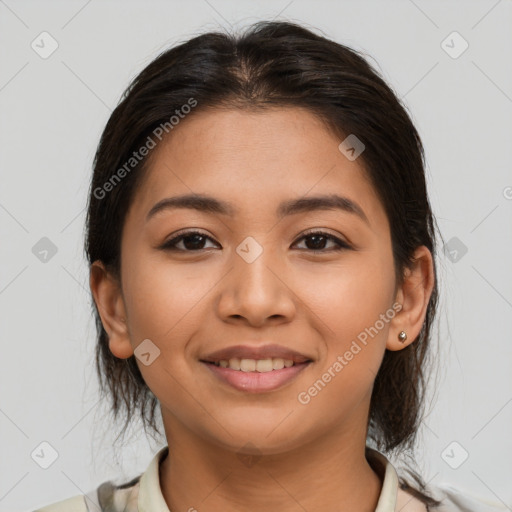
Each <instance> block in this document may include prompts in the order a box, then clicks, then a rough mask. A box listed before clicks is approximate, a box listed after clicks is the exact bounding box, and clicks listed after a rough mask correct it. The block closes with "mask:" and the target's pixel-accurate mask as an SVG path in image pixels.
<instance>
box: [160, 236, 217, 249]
mask: <svg viewBox="0 0 512 512" xmlns="http://www.w3.org/2000/svg"><path fill="white" fill-rule="evenodd" d="M207 240H212V241H213V239H212V238H210V237H209V236H207V235H205V234H204V233H201V232H200V231H188V232H186V233H181V234H180V235H178V236H176V237H174V238H172V239H171V240H169V241H167V242H165V243H164V244H163V245H162V246H161V247H160V248H161V249H164V250H168V251H183V252H197V251H201V250H203V249H204V248H205V247H204V244H205V242H206V241H207ZM181 242H183V246H182V247H178V244H179V243H181Z"/></svg>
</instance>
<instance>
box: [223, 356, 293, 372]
mask: <svg viewBox="0 0 512 512" xmlns="http://www.w3.org/2000/svg"><path fill="white" fill-rule="evenodd" d="M214 364H215V365H216V366H221V367H222V368H231V369H232V370H241V371H242V372H255V371H256V372H260V373H265V372H271V371H272V370H281V369H283V368H289V367H290V366H293V365H294V362H293V361H292V360H291V359H282V358H280V357H276V358H271V359H239V358H237V357H234V358H232V359H230V360H229V361H227V360H221V361H218V362H216V363H214Z"/></svg>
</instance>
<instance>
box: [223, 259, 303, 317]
mask: <svg viewBox="0 0 512 512" xmlns="http://www.w3.org/2000/svg"><path fill="white" fill-rule="evenodd" d="M241 254H242V256H240V254H238V253H236V252H235V253H233V266H232V268H231V271H230V272H228V274H227V275H226V276H225V278H224V279H223V280H222V282H221V283H220V284H221V287H220V297H219V298H218V302H217V308H218V314H219V316H220V317H221V318H222V319H223V321H227V322H234V321H237V322H241V321H245V322H246V323H247V324H250V325H251V326H254V327H261V326H263V325H265V323H267V322H269V321H271V322H274V324H275V323H276V322H278V323H286V322H289V321H291V319H292V318H293V316H294V315H295V312H296V301H297V298H296V295H295V294H294V292H293V285H292V283H290V282H287V279H286V272H285V271H284V269H283V265H284V261H283V260H281V261H279V260H278V258H276V257H275V255H272V251H271V250H270V249H264V250H263V251H262V252H261V254H260V255H259V256H258V257H257V258H256V259H254V260H253V261H251V259H247V258H244V257H243V253H241Z"/></svg>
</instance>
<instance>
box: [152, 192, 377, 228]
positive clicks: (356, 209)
mask: <svg viewBox="0 0 512 512" xmlns="http://www.w3.org/2000/svg"><path fill="white" fill-rule="evenodd" d="M177 208H188V209H191V210H197V211H200V212H204V213H212V214H220V215H227V216H230V217H233V216H234V215H235V214H236V213H238V212H239V210H238V209H237V208H235V207H234V206H233V205H232V204H231V203H228V202H225V201H220V200H219V199H216V198H214V197H211V196H207V195H204V194H187V195H182V196H174V197H166V198H165V199H162V200H161V201H158V203H156V204H155V205H154V206H153V207H152V208H151V210H149V212H148V214H147V215H146V222H148V221H149V220H150V219H151V217H153V216H154V215H156V214H157V213H158V212H161V211H164V210H173V209H177ZM316 210H341V211H344V212H347V213H351V214H354V215H356V216H357V217H359V218H360V219H361V220H363V221H364V222H365V223H366V224H368V225H370V222H369V220H368V217H367V216H366V214H365V213H364V211H363V209H362V208H361V207H360V206H359V205H358V204H357V203H356V202H354V201H353V200H352V199H349V198H348V197H343V196H340V195H337V194H328V195H319V196H310V197H301V198H298V199H291V200H288V201H284V202H282V203H281V204H280V205H279V207H278V209H277V212H276V214H277V217H278V218H279V219H282V218H283V217H286V216H289V215H296V214H299V213H306V212H312V211H316Z"/></svg>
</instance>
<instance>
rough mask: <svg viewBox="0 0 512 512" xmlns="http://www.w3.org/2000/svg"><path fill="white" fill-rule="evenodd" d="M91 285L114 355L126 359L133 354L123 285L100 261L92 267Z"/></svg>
mask: <svg viewBox="0 0 512 512" xmlns="http://www.w3.org/2000/svg"><path fill="white" fill-rule="evenodd" d="M89 285H90V287H91V291H92V294H93V297H94V302H95V303H96V307H97V308H98V312H99V314H100V317H101V323H102V324H103V328H104V329H105V331H107V334H108V339H109V348H110V351H111V352H112V354H114V355H115V356H116V357H119V358H120V359H126V358H128V357H130V356H131V355H132V354H133V348H132V346H131V343H130V337H129V332H128V326H127V324H126V311H125V304H124V298H123V294H122V292H121V284H120V283H119V281H118V279H116V278H115V277H114V276H113V275H112V274H111V273H110V272H109V271H108V270H106V268H105V265H104V264H103V262H101V261H100V260H97V261H95V262H94V263H93V264H92V265H91V269H90V274H89Z"/></svg>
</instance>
